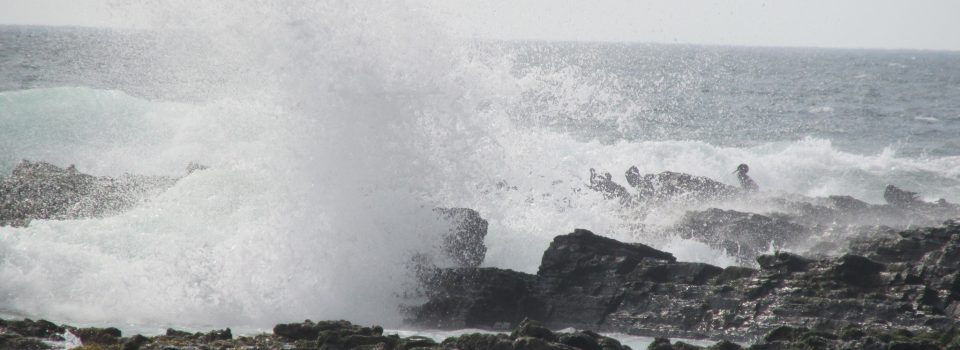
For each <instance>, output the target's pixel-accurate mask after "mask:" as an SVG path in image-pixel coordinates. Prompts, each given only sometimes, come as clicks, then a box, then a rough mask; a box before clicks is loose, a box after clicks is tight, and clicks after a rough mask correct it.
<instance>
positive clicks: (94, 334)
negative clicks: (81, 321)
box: [70, 327, 123, 345]
mask: <svg viewBox="0 0 960 350" xmlns="http://www.w3.org/2000/svg"><path fill="white" fill-rule="evenodd" d="M70 333H73V335H75V336H77V338H80V341H81V342H83V343H84V344H103V345H113V344H119V343H120V338H121V337H122V336H123V334H121V333H120V330H119V329H116V328H113V327H109V328H93V327H91V328H76V329H71V330H70Z"/></svg>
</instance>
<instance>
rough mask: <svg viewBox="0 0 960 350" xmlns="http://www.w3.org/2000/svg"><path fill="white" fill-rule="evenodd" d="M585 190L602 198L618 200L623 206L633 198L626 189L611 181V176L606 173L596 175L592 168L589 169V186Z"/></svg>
mask: <svg viewBox="0 0 960 350" xmlns="http://www.w3.org/2000/svg"><path fill="white" fill-rule="evenodd" d="M587 188H589V189H591V190H594V191H597V192H600V193H602V194H603V197H604V198H607V199H618V200H620V204H624V205H626V204H629V203H630V201H631V199H632V198H633V197H632V196H631V195H630V192H629V191H627V188H626V187H623V186H622V185H620V184H618V183H616V182H614V181H613V175H610V173H608V172H602V173H599V174H598V173H597V170H596V169H594V168H590V184H589V185H588V186H587Z"/></svg>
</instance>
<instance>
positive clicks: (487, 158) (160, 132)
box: [0, 4, 960, 328]
mask: <svg viewBox="0 0 960 350" xmlns="http://www.w3.org/2000/svg"><path fill="white" fill-rule="evenodd" d="M263 6H265V7H267V8H265V9H264V8H258V9H256V11H254V10H244V9H235V10H231V11H234V12H229V13H227V14H224V15H213V14H211V13H212V12H213V11H223V10H224V9H223V8H206V7H203V6H201V7H200V8H199V9H193V8H191V10H197V11H199V12H198V13H200V14H201V15H198V17H197V18H198V19H197V20H195V21H191V20H189V19H182V18H179V19H177V20H174V22H175V23H174V24H175V25H172V24H165V25H167V27H164V25H160V28H161V29H163V30H145V29H137V30H132V29H130V30H118V29H96V28H70V27H31V26H2V27H0V174H9V172H10V170H11V169H12V168H13V166H14V165H15V164H16V163H17V162H18V161H19V160H20V159H30V160H38V161H41V160H42V161H48V162H51V163H54V164H57V165H60V166H67V165H70V164H75V165H76V166H77V168H78V169H79V170H80V171H82V172H85V173H90V174H95V175H104V176H117V175H121V174H124V173H134V174H148V175H169V176H184V175H185V173H186V172H185V171H184V168H185V166H186V165H187V164H188V163H190V162H194V161H196V162H200V163H202V164H205V165H208V166H209V167H210V169H208V170H205V171H202V172H198V173H195V174H192V175H190V176H186V177H184V178H183V179H181V180H180V181H179V182H178V183H177V184H176V185H175V186H174V187H173V188H171V189H169V190H168V191H166V192H164V193H162V194H160V195H158V196H157V197H155V198H152V199H151V200H149V201H148V202H146V203H144V204H143V205H141V206H139V207H137V208H134V209H133V210H130V211H129V212H126V213H123V214H120V215H117V216H112V217H107V218H97V219H85V220H74V221H35V222H33V223H31V225H30V226H29V227H26V228H12V227H0V280H2V281H3V283H2V284H0V308H2V310H0V312H3V313H6V314H14V315H23V316H28V317H47V318H53V319H56V320H62V321H63V322H77V323H86V324H99V323H103V324H126V325H137V326H136V327H146V328H150V327H154V326H157V327H166V326H179V327H195V328H196V327H201V328H202V327H205V326H212V327H223V326H224V325H229V326H234V327H240V326H245V327H253V328H257V327H269V326H270V325H272V324H274V323H278V322H290V321H294V320H301V319H305V318H310V319H341V318H343V319H349V320H352V321H355V322H360V323H378V324H385V325H387V326H398V325H399V324H400V320H401V318H402V316H401V315H400V314H399V313H398V312H397V307H396V306H397V305H398V304H402V303H404V302H410V301H409V300H405V299H404V297H403V291H404V290H405V289H406V288H409V287H410V283H411V281H410V279H409V272H408V268H407V267H408V265H409V261H410V260H409V259H410V256H412V255H413V254H415V253H418V252H423V251H431V250H435V249H437V247H436V246H437V243H436V242H437V239H438V236H437V235H438V234H439V232H441V231H442V228H441V227H438V225H437V224H436V223H435V220H433V219H432V215H433V214H432V213H431V209H432V208H434V207H437V206H446V207H469V208H474V209H476V210H478V211H479V212H480V213H481V215H482V216H483V217H484V218H486V219H487V220H489V222H490V226H489V233H488V236H487V238H486V244H487V246H488V253H487V258H486V260H485V262H484V266H492V267H501V268H510V269H515V270H520V271H526V272H534V271H536V269H537V266H538V265H539V262H540V256H541V254H542V252H543V250H544V249H545V248H546V247H547V245H548V244H549V242H550V241H551V240H552V238H553V237H554V236H556V235H559V234H564V233H568V232H572V231H573V229H574V228H587V229H590V230H592V231H594V232H596V233H598V234H602V235H605V236H608V237H612V238H616V239H620V240H626V241H631V242H642V243H646V244H650V245H653V246H656V247H658V248H661V249H665V250H668V251H670V252H672V253H674V254H675V255H676V256H677V257H678V258H679V259H680V260H694V261H704V262H709V263H713V264H719V265H730V264H733V263H734V260H733V259H732V258H731V257H729V256H728V255H727V254H725V252H722V251H717V250H715V249H712V248H710V247H709V246H706V245H705V244H702V243H697V242H693V241H686V240H682V239H679V238H676V237H664V236H663V235H662V234H660V232H661V231H662V230H660V228H663V227H668V226H669V225H670V224H671V223H672V222H673V221H674V220H675V219H676V218H677V217H678V216H679V215H680V214H682V213H683V209H689V208H681V209H676V208H671V210H672V211H671V212H669V213H667V212H663V213H661V212H658V213H657V215H646V216H642V215H639V216H638V215H634V214H635V213H631V212H630V211H629V209H626V210H625V209H624V208H622V207H621V206H620V205H619V204H618V203H615V202H613V201H609V200H605V199H604V198H603V197H602V196H601V195H600V194H598V193H591V192H590V191H584V190H583V189H584V188H585V185H586V184H587V183H588V182H589V171H588V170H589V169H590V168H597V169H604V170H606V171H609V172H611V173H612V174H613V179H614V181H617V182H619V183H621V184H626V181H625V180H624V175H623V174H624V171H625V170H626V169H627V168H628V167H630V166H637V167H638V168H639V169H640V171H641V172H642V173H658V172H661V171H667V170H670V171H678V172H685V173H690V174H694V175H700V176H706V177H710V178H712V179H715V180H718V181H721V182H725V183H727V184H731V185H736V183H737V182H736V181H737V180H736V177H735V175H733V174H731V173H732V171H733V170H734V169H735V168H736V166H737V165H738V164H740V163H747V164H749V165H750V168H751V172H750V175H751V176H752V177H753V179H754V180H756V182H757V183H758V184H759V185H760V188H761V190H762V191H763V192H764V193H768V194H795V195H802V196H810V197H818V196H819V197H822V196H828V195H850V196H853V197H856V198H859V199H862V200H864V201H867V202H870V203H877V204H879V203H883V197H882V194H883V189H884V187H885V186H886V185H887V184H895V185H897V186H899V187H901V188H904V189H907V190H911V191H916V192H919V193H920V194H921V196H922V198H924V199H926V200H936V199H939V198H944V199H946V200H948V201H951V202H960V53H958V52H933V51H929V52H928V51H897V50H890V51H885V50H853V49H817V48H752V47H713V46H688V45H661V44H643V43H582V42H537V41H528V42H527V41H523V42H502V41H491V40H472V39H469V40H468V39H460V38H455V37H451V36H449V35H447V34H445V33H444V31H443V30H439V29H436V28H435V27H433V26H434V25H435V24H434V23H432V22H431V21H429V20H425V19H423V18H422V16H423V14H422V13H421V12H418V11H411V10H408V9H405V8H402V7H400V6H393V5H382V6H380V7H378V8H373V9H371V8H364V10H363V11H359V12H358V11H357V7H358V6H359V5H351V4H330V5H325V6H324V7H323V9H321V10H316V11H293V10H290V9H288V8H285V7H282V6H268V5H263ZM205 16H206V17H205ZM163 18H164V19H166V20H170V18H169V17H163ZM211 19H215V20H211ZM164 23H166V22H164ZM729 205H730V206H732V207H738V208H742V207H744V206H745V205H746V204H744V203H730V204H729ZM746 206H748V207H749V205H746ZM753 210H754V211H756V212H766V211H769V210H771V209H770V208H753ZM638 224H639V225H640V226H642V227H643V229H637V227H638Z"/></svg>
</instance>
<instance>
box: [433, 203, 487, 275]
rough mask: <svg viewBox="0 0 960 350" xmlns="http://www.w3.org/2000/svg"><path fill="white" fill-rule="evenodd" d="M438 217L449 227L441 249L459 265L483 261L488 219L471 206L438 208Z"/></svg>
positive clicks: (463, 265)
mask: <svg viewBox="0 0 960 350" xmlns="http://www.w3.org/2000/svg"><path fill="white" fill-rule="evenodd" d="M434 212H435V213H437V216H438V219H439V220H442V221H444V222H446V224H447V225H448V227H449V229H448V231H447V233H446V234H445V235H444V236H443V243H442V246H441V249H442V250H443V252H444V254H445V255H446V256H447V257H448V258H449V259H450V260H452V261H453V262H454V263H455V264H456V266H459V267H477V266H480V264H481V263H483V259H484V257H485V256H486V254H487V246H486V245H484V244H483V239H484V237H486V236H487V226H488V224H487V220H485V219H483V218H482V217H480V213H478V212H477V211H476V210H473V209H469V208H436V209H434Z"/></svg>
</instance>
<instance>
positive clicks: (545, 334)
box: [510, 318, 557, 341]
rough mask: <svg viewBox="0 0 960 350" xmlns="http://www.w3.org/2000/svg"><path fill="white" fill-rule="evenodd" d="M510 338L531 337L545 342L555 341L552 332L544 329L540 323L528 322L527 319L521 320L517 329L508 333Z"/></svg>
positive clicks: (555, 338)
mask: <svg viewBox="0 0 960 350" xmlns="http://www.w3.org/2000/svg"><path fill="white" fill-rule="evenodd" d="M510 336H511V337H513V338H517V337H532V338H539V339H543V340H546V341H556V340H557V337H556V335H554V334H553V332H552V331H550V330H549V329H547V327H544V326H543V325H542V324H540V322H537V321H533V320H530V319H528V318H525V319H523V321H521V322H520V324H519V325H517V328H516V329H514V330H513V333H510Z"/></svg>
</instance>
